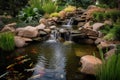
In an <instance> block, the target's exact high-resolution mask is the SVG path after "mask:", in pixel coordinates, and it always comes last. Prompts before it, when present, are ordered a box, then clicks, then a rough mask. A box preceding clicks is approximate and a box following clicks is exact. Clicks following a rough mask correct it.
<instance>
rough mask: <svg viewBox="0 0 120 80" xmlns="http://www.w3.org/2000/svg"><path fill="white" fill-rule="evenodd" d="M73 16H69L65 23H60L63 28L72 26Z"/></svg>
mask: <svg viewBox="0 0 120 80" xmlns="http://www.w3.org/2000/svg"><path fill="white" fill-rule="evenodd" d="M72 23H73V18H70V19H69V21H68V22H67V24H65V25H62V27H64V28H72Z"/></svg>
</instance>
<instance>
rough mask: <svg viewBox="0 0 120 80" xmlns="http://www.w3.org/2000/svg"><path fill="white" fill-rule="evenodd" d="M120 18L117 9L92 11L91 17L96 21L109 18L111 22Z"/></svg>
mask: <svg viewBox="0 0 120 80" xmlns="http://www.w3.org/2000/svg"><path fill="white" fill-rule="evenodd" d="M119 18H120V11H119V10H110V11H106V12H105V13H104V12H94V13H93V19H94V20H96V21H103V20H106V19H111V20H112V21H113V22H116V21H117V20H118V19H119Z"/></svg>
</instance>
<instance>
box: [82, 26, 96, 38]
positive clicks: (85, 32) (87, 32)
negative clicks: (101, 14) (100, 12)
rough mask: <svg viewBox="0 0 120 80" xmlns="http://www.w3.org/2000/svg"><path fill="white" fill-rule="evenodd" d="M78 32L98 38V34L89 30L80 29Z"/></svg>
mask: <svg viewBox="0 0 120 80" xmlns="http://www.w3.org/2000/svg"><path fill="white" fill-rule="evenodd" d="M80 32H81V33H84V34H85V35H87V36H92V37H98V32H96V31H93V30H90V29H86V28H82V29H81V30H80Z"/></svg>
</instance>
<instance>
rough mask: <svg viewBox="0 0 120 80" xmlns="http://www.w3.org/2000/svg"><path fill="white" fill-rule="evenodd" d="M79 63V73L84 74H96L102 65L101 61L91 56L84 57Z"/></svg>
mask: <svg viewBox="0 0 120 80" xmlns="http://www.w3.org/2000/svg"><path fill="white" fill-rule="evenodd" d="M80 62H81V63H82V68H81V70H80V71H81V72H82V73H85V74H91V75H95V74H96V69H97V67H98V66H99V65H101V64H102V61H101V60H100V59H98V58H96V57H94V56H92V55H86V56H83V57H81V59H80Z"/></svg>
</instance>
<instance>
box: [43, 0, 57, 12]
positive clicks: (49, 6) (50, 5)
mask: <svg viewBox="0 0 120 80" xmlns="http://www.w3.org/2000/svg"><path fill="white" fill-rule="evenodd" d="M42 8H43V10H44V12H45V13H48V14H51V13H53V12H55V11H56V10H57V5H56V3H55V2H53V1H52V0H48V1H47V2H46V4H44V5H43V6H42Z"/></svg>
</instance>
